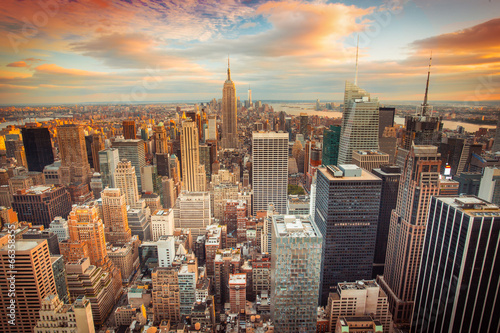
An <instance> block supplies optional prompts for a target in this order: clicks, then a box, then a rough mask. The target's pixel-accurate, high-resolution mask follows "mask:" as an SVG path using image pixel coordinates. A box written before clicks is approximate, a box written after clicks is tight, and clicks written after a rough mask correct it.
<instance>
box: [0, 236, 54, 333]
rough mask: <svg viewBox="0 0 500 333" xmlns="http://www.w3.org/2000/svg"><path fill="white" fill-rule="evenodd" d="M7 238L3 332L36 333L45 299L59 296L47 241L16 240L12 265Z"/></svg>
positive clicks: (0, 285)
mask: <svg viewBox="0 0 500 333" xmlns="http://www.w3.org/2000/svg"><path fill="white" fill-rule="evenodd" d="M7 238H8V236H5V237H4V238H2V239H3V240H5V242H2V244H1V246H0V290H2V292H1V293H0V304H2V306H1V307H0V331H2V332H6V333H10V332H12V333H14V332H15V333H25V332H33V328H34V326H35V324H36V321H37V319H38V311H39V310H40V306H41V304H42V300H43V299H44V298H45V297H46V296H48V295H56V294H57V290H56V284H55V281H54V273H53V272H52V264H51V262H50V254H49V247H48V245H47V241H46V240H45V239H43V240H42V239H30V240H20V239H19V240H16V241H15V263H14V264H12V260H11V258H12V254H11V253H12V251H13V249H12V248H11V243H9V244H8V245H7ZM11 309H13V310H11ZM12 314H14V315H13V316H12ZM9 320H12V322H11V323H9ZM12 323H14V325H12Z"/></svg>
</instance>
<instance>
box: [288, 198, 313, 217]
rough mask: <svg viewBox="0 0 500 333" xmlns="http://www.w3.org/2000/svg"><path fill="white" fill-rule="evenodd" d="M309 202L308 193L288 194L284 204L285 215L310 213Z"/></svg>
mask: <svg viewBox="0 0 500 333" xmlns="http://www.w3.org/2000/svg"><path fill="white" fill-rule="evenodd" d="M310 208H311V202H310V198H309V196H308V195H292V194H291V195H289V196H288V200H287V205H286V214H287V215H310V213H311V212H310Z"/></svg>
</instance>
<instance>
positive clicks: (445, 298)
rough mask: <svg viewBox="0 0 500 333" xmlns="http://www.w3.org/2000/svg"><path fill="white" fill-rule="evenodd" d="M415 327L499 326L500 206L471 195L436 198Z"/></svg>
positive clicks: (489, 329)
mask: <svg viewBox="0 0 500 333" xmlns="http://www.w3.org/2000/svg"><path fill="white" fill-rule="evenodd" d="M428 216H429V219H428V222H427V232H426V234H425V241H424V243H423V249H422V262H421V265H420V273H419V277H418V286H417V292H416V295H415V308H414V310H413V317H412V318H413V319H412V328H411V331H412V332H471V333H472V332H498V331H499V330H500V317H499V316H498V314H499V313H500V302H499V301H498V300H499V297H500V261H499V258H500V249H499V246H498V245H499V237H500V234H499V232H500V209H498V206H495V205H492V204H490V203H488V202H487V201H484V200H481V199H478V198H476V197H473V196H461V197H449V196H446V197H445V196H438V197H432V198H431V203H430V208H429V215H428Z"/></svg>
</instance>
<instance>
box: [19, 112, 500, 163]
mask: <svg viewBox="0 0 500 333" xmlns="http://www.w3.org/2000/svg"><path fill="white" fill-rule="evenodd" d="M23 141H24V138H23ZM491 151H492V152H493V153H496V152H497V151H500V116H499V117H498V121H497V128H496V132H495V141H494V142H493V146H492V147H491ZM26 154H27V153H26Z"/></svg>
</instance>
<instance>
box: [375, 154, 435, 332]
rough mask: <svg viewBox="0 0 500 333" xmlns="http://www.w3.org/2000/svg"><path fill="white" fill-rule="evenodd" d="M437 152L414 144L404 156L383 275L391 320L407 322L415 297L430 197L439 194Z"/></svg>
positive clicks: (382, 282)
mask: <svg viewBox="0 0 500 333" xmlns="http://www.w3.org/2000/svg"><path fill="white" fill-rule="evenodd" d="M440 166H441V160H440V154H439V153H438V152H437V147H435V146H415V145H413V146H412V148H411V150H410V152H409V153H408V155H407V156H406V160H405V166H404V168H403V169H402V175H401V179H400V184H399V192H398V200H397V203H396V208H395V209H394V210H393V211H392V215H391V223H390V226H389V238H388V241H387V252H386V259H385V268H384V275H383V276H379V277H378V278H377V280H378V282H379V284H380V286H381V287H382V289H384V291H385V292H386V294H387V296H389V305H390V308H389V309H390V311H391V313H392V315H393V319H394V322H395V323H397V324H399V323H403V324H404V323H409V321H410V318H411V313H412V309H413V301H414V300H415V289H416V287H417V278H418V272H419V265H420V258H421V254H422V245H423V241H424V236H425V228H426V225H427V211H428V208H429V203H430V198H431V196H433V195H437V194H439V169H440Z"/></svg>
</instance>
